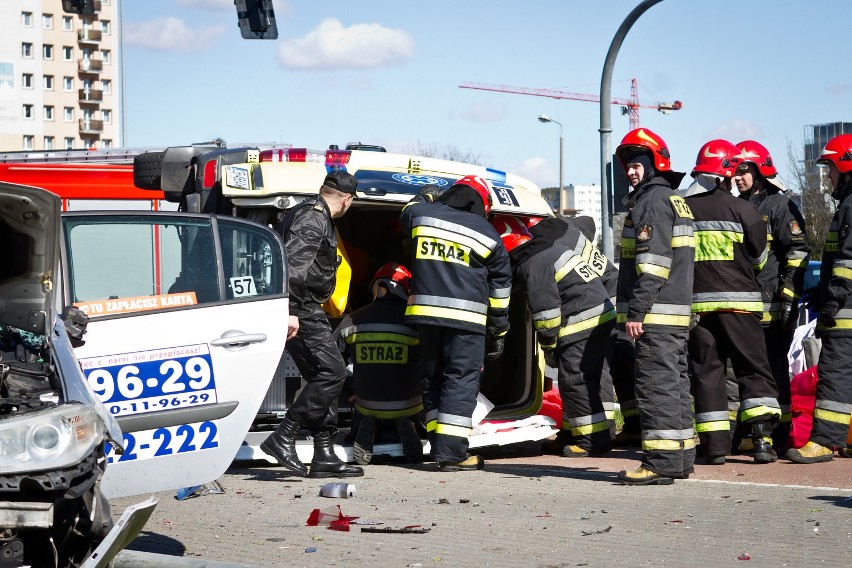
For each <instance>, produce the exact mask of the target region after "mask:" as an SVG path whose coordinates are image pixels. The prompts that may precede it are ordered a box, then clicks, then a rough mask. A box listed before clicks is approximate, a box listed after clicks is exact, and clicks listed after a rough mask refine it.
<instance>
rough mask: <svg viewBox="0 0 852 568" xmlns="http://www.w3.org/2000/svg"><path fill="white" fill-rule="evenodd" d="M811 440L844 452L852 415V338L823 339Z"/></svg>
mask: <svg viewBox="0 0 852 568" xmlns="http://www.w3.org/2000/svg"><path fill="white" fill-rule="evenodd" d="M818 369H819V381H817V392H816V406H815V407H814V427H813V430H812V431H811V440H812V441H814V442H816V443H817V444H820V445H821V446H826V447H829V448H831V447H835V448H844V447H845V446H846V440H847V436H848V435H849V421H850V414H852V337H849V336H840V335H835V334H832V333H825V334H823V335H822V351H820V354H819V366H818Z"/></svg>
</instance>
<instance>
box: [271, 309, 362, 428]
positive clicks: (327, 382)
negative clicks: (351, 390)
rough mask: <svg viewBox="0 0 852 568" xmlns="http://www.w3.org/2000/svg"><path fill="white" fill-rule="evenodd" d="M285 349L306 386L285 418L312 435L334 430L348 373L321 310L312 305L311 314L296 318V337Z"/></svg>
mask: <svg viewBox="0 0 852 568" xmlns="http://www.w3.org/2000/svg"><path fill="white" fill-rule="evenodd" d="M286 349H287V352H288V353H289V354H290V356H291V357H292V358H293V362H294V363H296V367H298V369H299V372H300V373H301V374H302V380H303V381H305V382H306V383H307V384H306V385H305V386H304V388H302V390H301V392H300V393H299V395H298V396H297V397H296V400H294V401H293V404H292V405H290V407H289V408H288V409H287V414H286V416H287V417H288V418H289V419H290V420H292V421H294V422H297V423H300V424H303V425H304V426H305V427H307V428H308V429H309V430H310V431H311V432H312V433H314V434H317V433H319V432H323V431H330V430H333V429H334V428H336V426H337V400H338V397H339V396H340V392H341V390H343V384H344V381H345V380H346V375H347V371H346V363H345V362H344V360H343V355H341V353H340V351H339V350H338V348H337V344H336V343H335V341H334V340H333V339H332V337H331V326H330V325H329V323H328V318H327V317H326V315H325V312H324V311H323V309H322V306H320V305H319V304H311V312H310V314H308V315H307V316H305V317H301V318H299V333H297V334H296V336H295V337H294V338H292V339H290V340H288V341H287V344H286Z"/></svg>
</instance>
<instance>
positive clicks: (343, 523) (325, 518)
mask: <svg viewBox="0 0 852 568" xmlns="http://www.w3.org/2000/svg"><path fill="white" fill-rule="evenodd" d="M357 518H358V517H348V516H346V515H344V514H343V512H342V511H341V510H340V505H335V506H334V507H326V508H325V509H314V510H313V511H311V514H310V515H309V516H308V520H307V522H306V523H305V524H306V525H307V526H309V527H316V526H320V525H328V528H330V529H331V530H335V531H344V532H347V531H349V522H350V521H354V520H355V519H357Z"/></svg>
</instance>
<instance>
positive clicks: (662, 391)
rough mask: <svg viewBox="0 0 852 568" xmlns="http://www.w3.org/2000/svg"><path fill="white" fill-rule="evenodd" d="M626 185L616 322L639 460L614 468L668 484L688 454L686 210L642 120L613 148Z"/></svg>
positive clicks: (661, 145)
mask: <svg viewBox="0 0 852 568" xmlns="http://www.w3.org/2000/svg"><path fill="white" fill-rule="evenodd" d="M616 155H617V156H618V157H619V159H620V161H621V164H622V166H623V167H624V170H625V172H626V173H627V179H628V181H629V183H630V185H631V187H632V190H631V191H630V193H628V194H627V196H626V197H625V199H624V204H625V205H626V206H627V208H628V210H629V213H628V214H627V218H626V219H625V221H624V229H623V231H622V233H621V264H620V266H619V270H618V299H617V304H616V309H617V311H618V322H619V326H621V327H622V328H623V329H624V330H625V331H626V333H627V334H628V335H629V336H630V338H632V339H633V340H634V341H635V356H634V380H635V386H634V389H635V394H636V405H637V408H638V410H639V422H640V425H641V428H642V449H643V455H642V463H641V465H640V466H639V467H637V468H636V469H633V470H629V471H628V470H624V471H621V472H619V474H618V479H619V481H620V482H621V483H624V484H627V485H669V484H671V483H673V482H674V479H675V478H685V477H688V476H689V474H690V473H692V471H693V469H694V468H693V464H694V462H695V442H694V430H693V422H692V421H693V414H692V397H691V395H690V392H689V377H688V375H687V354H686V342H687V337H688V333H689V325H690V321H691V317H690V316H691V314H690V304H691V298H692V265H693V261H694V252H693V251H694V249H693V246H694V241H693V236H692V213H691V212H690V211H689V207H687V205H686V204H685V203H684V201H683V198H681V197H680V196H679V195H677V193H675V191H674V188H676V187H677V186H678V184H680V180H681V179H683V175H684V174H683V173H681V172H675V171H673V170H672V169H671V157H670V154H669V150H668V147H667V146H666V143H665V142H664V141H663V139H662V138H660V137H659V136H658V135H657V134H655V133H653V132H651V131H650V130H648V129H647V128H637V129H635V130H631V131H630V132H628V133H627V134H626V135H625V137H624V139H623V140H622V141H621V144H619V146H618V147H617V148H616Z"/></svg>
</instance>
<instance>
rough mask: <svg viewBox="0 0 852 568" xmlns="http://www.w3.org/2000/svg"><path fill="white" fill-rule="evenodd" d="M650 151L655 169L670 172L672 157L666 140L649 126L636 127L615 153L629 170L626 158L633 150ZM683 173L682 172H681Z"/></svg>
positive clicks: (622, 140) (626, 136) (623, 139)
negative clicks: (649, 128) (648, 127)
mask: <svg viewBox="0 0 852 568" xmlns="http://www.w3.org/2000/svg"><path fill="white" fill-rule="evenodd" d="M637 151H639V152H641V151H645V152H648V153H649V154H650V155H651V157H652V159H653V160H654V169H655V170H656V171H657V172H670V171H671V170H672V157H671V154H669V147H668V146H666V141H665V140H663V139H662V138H660V137H659V136H657V135H656V134H654V133H653V132H651V131H650V130H648V129H647V128H636V129H634V130H631V131H630V132H628V133H627V134H625V135H624V138H622V139H621V144H619V145H618V147H617V148H616V149H615V155H616V156H618V159H619V160H621V165H622V166H623V167H624V169H625V171H626V170H627V162H626V161H625V159H626V158H627V156H629V155H630V154H631V153H633V152H637ZM681 175H682V174H681Z"/></svg>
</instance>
